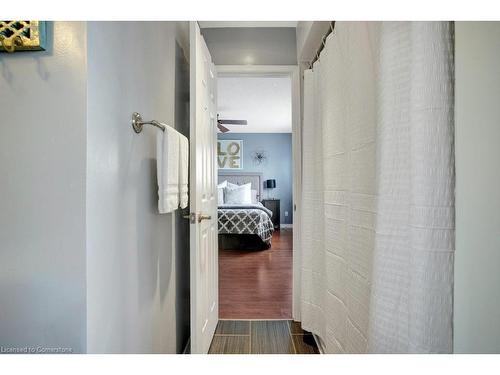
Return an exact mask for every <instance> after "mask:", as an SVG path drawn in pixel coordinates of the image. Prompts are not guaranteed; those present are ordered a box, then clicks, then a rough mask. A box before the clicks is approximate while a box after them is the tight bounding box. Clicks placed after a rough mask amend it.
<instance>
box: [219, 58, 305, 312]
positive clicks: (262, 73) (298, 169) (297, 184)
mask: <svg viewBox="0 0 500 375" xmlns="http://www.w3.org/2000/svg"><path fill="white" fill-rule="evenodd" d="M215 68H216V70H217V77H224V76H232V77H234V76H257V77H266V76H269V77H279V76H288V77H290V79H291V83H292V85H291V86H292V87H291V89H292V155H293V167H292V173H293V186H292V196H293V205H294V212H293V217H294V222H293V250H292V257H293V270H292V274H293V276H292V277H293V281H292V318H293V320H295V321H300V320H301V317H300V299H301V294H300V291H301V286H300V285H301V280H300V274H301V272H300V268H301V265H302V258H301V255H302V251H301V247H300V244H301V227H300V219H299V218H300V217H301V196H302V131H301V129H302V127H301V120H300V70H299V66H298V65H216V66H215Z"/></svg>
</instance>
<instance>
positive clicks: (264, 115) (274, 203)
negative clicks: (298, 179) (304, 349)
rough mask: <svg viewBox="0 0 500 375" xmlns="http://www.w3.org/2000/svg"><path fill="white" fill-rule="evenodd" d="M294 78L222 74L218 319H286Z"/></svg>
mask: <svg viewBox="0 0 500 375" xmlns="http://www.w3.org/2000/svg"><path fill="white" fill-rule="evenodd" d="M291 97H292V95H291V79H290V77H289V76H287V75H274V76H269V75H260V76H259V75H252V76H242V75H238V74H234V73H227V74H226V75H224V74H222V75H221V74H219V78H218V83H217V102H218V109H217V112H218V128H219V131H218V135H217V164H218V228H219V318H220V319H221V320H222V319H238V320H247V319H291V318H292V269H293V256H292V253H293V246H292V244H293V196H292V194H293V192H292V191H293V158H292V104H291V103H292V102H291Z"/></svg>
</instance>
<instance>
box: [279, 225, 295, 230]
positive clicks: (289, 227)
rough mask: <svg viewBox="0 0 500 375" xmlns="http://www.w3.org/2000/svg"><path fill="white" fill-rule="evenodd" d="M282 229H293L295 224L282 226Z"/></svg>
mask: <svg viewBox="0 0 500 375" xmlns="http://www.w3.org/2000/svg"><path fill="white" fill-rule="evenodd" d="M280 228H283V229H293V224H280Z"/></svg>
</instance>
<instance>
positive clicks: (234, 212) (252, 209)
mask: <svg viewBox="0 0 500 375" xmlns="http://www.w3.org/2000/svg"><path fill="white" fill-rule="evenodd" d="M224 181H227V182H229V183H231V184H235V185H244V184H248V183H250V184H251V189H252V190H254V192H253V193H254V200H256V202H254V203H252V204H244V205H243V204H238V203H234V202H233V203H231V204H222V205H219V207H218V210H217V216H218V217H217V219H218V227H219V248H221V249H235V250H236V249H244V250H252V249H268V248H269V247H270V246H271V240H272V236H273V232H274V226H273V223H272V220H271V218H272V212H271V211H269V210H268V209H267V208H265V207H264V206H263V205H262V204H261V203H260V197H261V189H262V175H261V174H260V173H238V172H219V176H218V183H219V184H220V183H222V182H224Z"/></svg>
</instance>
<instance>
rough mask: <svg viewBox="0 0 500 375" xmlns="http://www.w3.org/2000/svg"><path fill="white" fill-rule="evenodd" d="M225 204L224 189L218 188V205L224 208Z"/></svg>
mask: <svg viewBox="0 0 500 375" xmlns="http://www.w3.org/2000/svg"><path fill="white" fill-rule="evenodd" d="M223 204H224V188H219V187H218V188H217V205H218V206H222V205H223Z"/></svg>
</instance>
